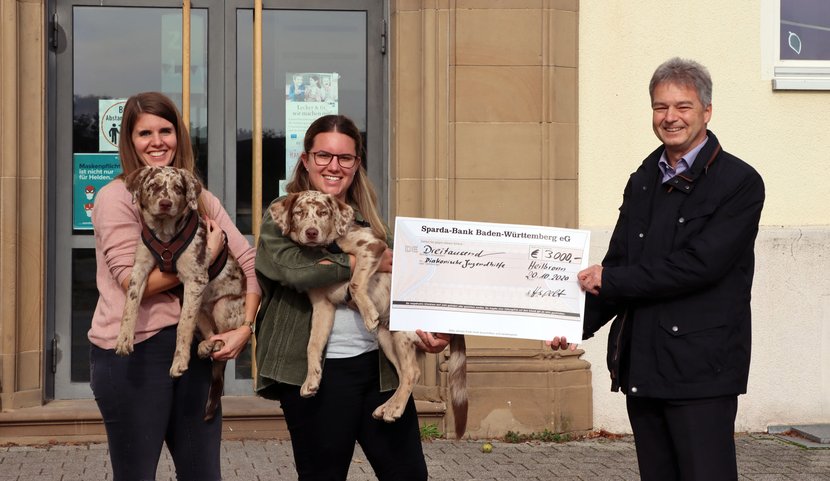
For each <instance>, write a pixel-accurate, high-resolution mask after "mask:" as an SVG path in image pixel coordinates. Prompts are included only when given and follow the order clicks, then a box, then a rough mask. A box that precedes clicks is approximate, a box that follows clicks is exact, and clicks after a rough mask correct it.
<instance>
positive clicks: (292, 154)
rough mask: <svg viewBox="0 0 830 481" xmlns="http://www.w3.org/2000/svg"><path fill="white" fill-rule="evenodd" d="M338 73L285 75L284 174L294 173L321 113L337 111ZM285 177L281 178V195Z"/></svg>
mask: <svg viewBox="0 0 830 481" xmlns="http://www.w3.org/2000/svg"><path fill="white" fill-rule="evenodd" d="M339 78H340V75H339V74H337V73H288V74H286V75H285V175H286V177H289V178H290V177H291V175H292V173H293V172H294V167H295V166H296V165H297V162H299V160H300V154H302V153H303V138H304V137H305V131H306V130H307V129H308V127H309V125H311V123H312V122H314V121H315V120H316V119H317V118H318V117H322V116H324V115H331V114H337V111H338V92H337V84H338V80H339ZM286 183H287V181H286V180H281V181H280V195H284V194H285V184H286Z"/></svg>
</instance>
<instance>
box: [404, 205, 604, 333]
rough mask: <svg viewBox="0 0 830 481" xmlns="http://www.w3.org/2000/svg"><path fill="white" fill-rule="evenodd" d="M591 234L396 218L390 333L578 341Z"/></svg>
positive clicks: (477, 223)
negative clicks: (582, 277)
mask: <svg viewBox="0 0 830 481" xmlns="http://www.w3.org/2000/svg"><path fill="white" fill-rule="evenodd" d="M590 237H591V233H590V231H585V230H575V229H559V228H554V227H539V226H528V225H513V224H491V223H483V222H463V221H449V220H436V219H418V218H409V217H398V218H397V219H396V221H395V248H394V250H393V252H394V254H393V256H394V259H393V261H392V264H393V265H394V266H395V268H394V269H392V305H391V311H390V327H391V329H392V330H404V331H414V330H416V329H422V330H424V331H431V332H444V333H451V334H471V335H479V336H492V337H509V338H522V339H538V340H550V339H553V338H554V337H555V336H565V337H566V338H567V339H568V340H569V342H576V343H578V342H579V341H580V340H581V338H582V321H583V318H584V312H585V293H584V292H583V291H582V290H581V289H580V288H579V283H578V281H577V273H579V271H580V270H582V269H584V268H586V267H587V266H588V248H589V246H590V243H591V242H590V240H591V239H590Z"/></svg>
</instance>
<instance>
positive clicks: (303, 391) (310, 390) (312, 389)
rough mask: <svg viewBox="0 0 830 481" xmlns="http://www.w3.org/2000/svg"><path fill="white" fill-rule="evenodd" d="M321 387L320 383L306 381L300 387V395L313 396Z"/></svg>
mask: <svg viewBox="0 0 830 481" xmlns="http://www.w3.org/2000/svg"><path fill="white" fill-rule="evenodd" d="M319 388H320V383H317V382H312V381H306V382H304V383H303V385H302V386H301V387H300V396H302V397H312V396H314V395H315V394H317V390H318V389H319Z"/></svg>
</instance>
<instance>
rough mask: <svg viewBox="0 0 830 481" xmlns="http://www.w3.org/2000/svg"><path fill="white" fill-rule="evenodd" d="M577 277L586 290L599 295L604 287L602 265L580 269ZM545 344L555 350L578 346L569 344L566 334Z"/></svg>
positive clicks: (582, 287)
mask: <svg viewBox="0 0 830 481" xmlns="http://www.w3.org/2000/svg"><path fill="white" fill-rule="evenodd" d="M576 278H577V280H578V281H579V287H580V288H581V289H582V290H583V291H584V292H587V293H589V294H593V295H595V296H597V295H599V290H600V288H602V266H601V265H598V264H594V265H592V266H591V267H588V268H587V269H583V270H581V271H579V274H577V275H576ZM545 344H546V345H548V346H550V348H551V349H553V350H554V351H556V350H558V349H561V350H565V349H570V350H571V351H574V350H576V346H577V345H576V344H569V343H568V339H567V338H565V336H562V337H559V336H557V337H554V338H553V340H551V341H545Z"/></svg>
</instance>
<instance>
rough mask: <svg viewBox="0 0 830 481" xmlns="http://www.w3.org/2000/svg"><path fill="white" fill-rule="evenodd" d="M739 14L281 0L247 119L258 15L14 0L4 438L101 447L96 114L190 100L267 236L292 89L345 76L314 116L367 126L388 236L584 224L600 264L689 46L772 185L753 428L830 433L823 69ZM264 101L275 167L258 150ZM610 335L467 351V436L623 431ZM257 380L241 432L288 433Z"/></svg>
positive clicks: (245, 208) (498, 343) (294, 118)
mask: <svg viewBox="0 0 830 481" xmlns="http://www.w3.org/2000/svg"><path fill="white" fill-rule="evenodd" d="M732 3H739V4H735V5H733V4H731V3H729V2H726V3H724V2H716V1H714V0H712V1H708V0H707V1H706V2H704V4H705V5H706V8H703V7H701V6H700V5H699V2H698V4H695V6H692V5H685V4H672V5H671V7H670V8H663V7H665V5H664V3H663V2H657V1H654V2H630V1H626V0H615V1H608V2H593V1H583V2H579V1H578V0H511V1H505V0H348V1H332V0H318V1H303V2H299V1H292V0H272V1H263V2H262V7H263V15H262V62H261V71H262V100H261V101H260V103H259V105H255V103H254V102H255V100H254V84H253V74H252V72H253V71H254V70H253V68H254V66H255V65H256V64H257V61H256V60H255V59H254V57H253V52H254V50H255V49H254V48H253V45H254V42H253V40H252V39H253V32H254V30H255V28H254V25H255V23H256V22H255V18H254V2H253V1H244V0H235V1H227V2H222V1H219V0H205V1H201V2H200V1H194V2H192V5H191V8H192V11H191V13H190V17H189V18H190V21H189V22H182V10H183V9H182V2H180V1H162V0H158V1H148V0H135V1H121V0H118V1H109V2H99V1H94V2H92V1H83V0H74V1H63V0H53V1H46V0H0V65H1V66H2V69H1V70H0V182H2V184H0V185H2V191H0V285H2V286H3V289H2V290H0V297H2V299H0V300H2V302H0V438H4V439H7V438H10V437H11V438H13V437H15V436H17V437H18V438H22V437H25V436H32V437H34V436H41V435H43V434H42V433H43V432H44V430H46V429H47V428H48V429H51V430H52V431H53V432H60V433H62V435H63V436H64V437H71V436H75V437H78V438H84V437H89V436H100V434H101V433H102V432H103V431H102V430H101V429H100V425H99V424H97V421H96V419H97V412H96V408H95V407H94V402H92V401H91V399H90V398H91V394H90V393H89V388H88V382H87V379H88V367H87V365H86V364H85V362H86V360H85V357H84V356H85V351H86V350H88V345H87V344H85V342H86V338H85V333H86V328H88V325H89V318H90V316H91V310H92V309H94V303H95V300H96V296H97V292H96V291H95V287H94V274H92V273H94V255H93V251H92V249H93V246H94V244H93V242H92V236H91V231H90V229H89V227H90V226H89V225H88V223H87V221H86V220H85V219H84V213H85V212H84V206H85V205H86V204H88V202H85V201H84V199H83V193H79V192H78V189H79V188H83V187H86V186H87V185H90V186H92V187H93V188H94V187H95V186H94V185H92V184H93V183H92V182H87V180H88V179H98V180H100V179H103V178H104V177H105V175H104V174H102V173H101V172H102V171H104V170H106V168H107V165H108V164H107V162H110V161H112V155H113V154H112V146H111V145H110V146H108V145H107V141H108V140H109V141H113V140H115V139H114V138H113V137H112V136H113V135H116V136H117V135H119V134H120V133H119V132H116V131H113V130H112V128H111V127H110V128H109V129H107V128H104V127H107V125H106V123H105V122H106V121H109V120H112V119H110V118H108V117H104V116H103V115H104V113H105V112H106V111H107V109H110V108H117V104H118V102H119V101H120V100H123V99H124V98H126V97H127V96H129V95H130V94H132V93H134V92H137V91H142V90H160V91H163V92H165V93H167V94H168V95H170V96H171V97H172V98H174V99H175V100H176V101H177V103H178V105H179V107H180V108H183V104H184V103H185V102H187V105H188V106H189V108H188V109H187V113H188V115H189V119H190V126H191V135H192V136H193V138H194V145H196V147H197V150H198V151H199V166H200V170H201V171H202V173H203V175H204V176H205V177H206V179H205V180H206V183H207V186H208V188H209V189H210V190H211V191H212V192H214V193H216V194H217V196H219V198H220V199H222V200H223V203H224V205H225V206H226V208H227V210H228V211H229V213H230V214H231V216H232V217H233V218H234V219H235V221H236V222H237V225H239V226H240V229H241V230H242V231H243V232H244V233H247V234H250V235H251V239H252V240H253V239H254V235H255V230H256V229H255V224H256V221H255V217H256V213H257V212H258V210H257V207H258V205H259V204H261V203H264V204H266V205H267V202H269V201H270V200H271V199H272V198H273V197H275V196H276V195H278V193H279V185H280V180H282V179H284V178H285V173H286V171H289V170H290V168H291V166H292V165H293V164H292V163H291V162H292V159H293V161H296V156H295V155H294V154H295V153H296V152H295V151H292V148H294V144H293V143H292V134H296V133H297V132H298V131H300V130H302V127H301V126H302V122H300V120H302V117H303V112H305V110H304V109H305V108H306V105H304V104H302V105H301V104H293V103H292V100H291V99H293V97H291V95H292V92H293V90H292V83H293V82H294V78H295V77H296V76H297V75H298V74H299V76H300V77H301V79H300V80H298V83H301V84H303V85H311V82H312V81H313V82H314V83H315V86H319V87H321V88H322V87H323V86H324V85H325V86H328V87H331V85H332V84H335V86H336V87H337V90H336V91H335V95H333V96H329V97H328V98H329V99H336V100H333V101H329V102H327V105H328V107H325V106H320V105H318V106H316V107H315V108H336V109H337V111H339V112H341V113H345V114H347V115H350V116H352V117H353V118H355V119H356V121H357V123H358V125H359V126H360V127H361V130H362V131H364V132H365V134H366V139H367V146H368V152H367V165H368V168H369V172H370V176H371V177H372V179H373V181H374V182H375V184H376V185H377V186H378V187H379V189H380V190H381V197H382V209H383V212H384V214H385V215H386V217H387V219H388V220H389V221H390V222H392V221H393V220H394V218H395V216H413V217H427V218H438V219H454V220H469V221H485V222H503V223H512V224H530V225H548V226H558V227H567V228H581V229H589V230H590V231H591V233H592V246H591V257H592V261H599V260H600V259H601V258H602V255H603V254H604V249H605V247H606V245H607V240H608V237H609V235H610V229H611V228H612V226H613V224H614V221H615V220H616V209H617V207H618V206H619V203H620V201H621V193H622V189H623V186H624V185H625V182H626V180H627V177H628V174H629V173H630V172H632V171H633V170H634V169H635V168H636V166H637V165H638V164H639V162H640V161H641V159H642V158H643V157H644V156H645V154H646V153H647V152H650V151H651V150H653V149H654V147H655V146H656V145H657V144H656V142H657V140H656V138H655V137H654V136H653V134H652V133H651V129H650V113H649V110H650V107H649V103H648V102H649V99H648V90H647V85H648V79H649V77H650V75H651V73H652V71H653V70H654V68H655V67H656V66H657V65H658V64H659V63H661V62H662V61H663V60H665V59H667V58H669V57H671V56H675V55H679V56H683V57H690V58H695V59H696V60H698V61H700V62H701V63H703V64H704V65H707V66H708V67H709V69H710V71H711V73H712V76H713V79H714V82H715V89H714V102H713V103H714V109H713V111H714V113H713V120H712V123H711V124H710V128H712V129H713V130H714V131H715V132H717V134H718V137H719V138H720V139H721V140H722V142H723V144H724V147H725V149H726V150H728V151H730V152H732V153H734V154H735V155H738V156H739V157H741V158H744V159H745V160H747V161H748V162H749V163H750V164H752V165H753V166H755V167H756V169H758V170H759V172H761V174H762V175H763V176H764V178H765V181H766V183H767V191H768V194H767V196H768V197H767V204H766V206H765V210H764V216H763V218H762V230H761V233H760V234H759V238H758V242H757V244H756V245H757V248H756V251H757V257H758V261H757V266H756V282H755V288H754V300H753V307H754V312H755V316H754V317H755V323H754V334H755V336H754V345H753V364H752V371H751V377H750V388H749V393H748V394H747V395H746V396H743V397H741V401H740V409H739V415H738V428H739V429H740V430H749V431H760V430H764V429H766V427H767V426H768V425H770V424H786V423H794V424H795V423H807V422H820V421H824V422H827V420H828V419H830V369H828V368H827V366H830V362H828V360H830V308H828V307H827V306H828V299H830V286H828V280H827V279H826V276H825V275H823V273H824V272H826V268H827V267H830V266H828V260H827V255H826V253H825V251H826V248H825V246H826V243H827V238H828V227H827V226H828V224H830V216H829V215H828V214H827V212H828V211H827V209H826V208H824V207H823V204H824V201H825V200H826V199H827V198H828V194H830V188H828V187H827V185H826V183H824V182H822V180H821V179H822V177H821V176H820V175H812V174H811V172H813V171H816V170H818V169H820V166H821V165H823V164H822V162H821V161H822V160H824V157H826V154H822V152H826V150H827V149H826V148H827V147H828V144H830V137H828V135H827V132H828V130H827V128H826V126H825V125H824V122H823V121H822V120H821V119H822V118H823V116H822V113H823V112H824V110H826V107H827V105H828V97H827V93H826V92H824V91H822V87H821V86H822V84H821V81H822V76H821V72H822V71H821V68H823V67H822V65H823V64H822V63H821V61H820V60H819V61H816V62H812V63H810V62H808V64H809V65H808V66H807V67H809V68H807V69H806V70H803V69H802V70H798V69H796V70H798V71H797V72H796V73H798V75H793V74H791V72H790V71H788V70H787V68H792V64H791V63H788V62H789V60H782V58H783V57H782V56H781V55H780V52H781V49H780V48H779V47H778V43H777V42H778V38H779V35H780V30H781V28H780V26H781V25H782V23H781V22H782V21H783V19H782V15H781V13H780V12H781V5H782V4H785V3H786V1H785V0H780V1H779V0H758V1H753V2H732ZM185 23H188V25H189V26H188V27H183V25H184V24H185ZM183 28H189V29H190V42H189V43H190V45H189V47H187V46H185V42H182V31H183ZM805 38H806V37H805ZM183 51H185V52H189V57H190V60H189V62H190V65H189V69H188V71H189V72H190V74H189V76H190V82H189V84H188V85H189V89H183V88H182V71H183V69H182V52H183ZM147 52H149V53H147ZM798 65H800V64H797V67H798ZM811 68H812V69H813V70H810V69H811ZM148 72H149V73H148ZM804 72H807V73H806V74H804ZM805 75H806V76H805ZM312 77H315V78H314V79H312ZM805 78H806V82H804V81H803V80H804V79H805ZM799 80H801V81H802V82H801V83H799ZM317 82H319V84H318V83H317ZM188 90H189V94H188V95H187V96H185V95H184V94H183V92H185V91H188ZM321 103H326V102H321ZM258 108H259V109H261V111H262V117H261V132H262V133H261V138H262V160H261V162H262V164H261V167H259V164H257V163H255V162H253V161H252V160H251V157H252V152H253V151H254V150H255V149H254V148H253V145H252V144H253V143H252V142H251V139H252V136H253V135H255V133H257V132H259V131H260V128H259V126H258V124H257V122H256V121H254V120H252V117H253V113H254V112H255V111H256V110H257V109H258ZM314 112H317V113H320V112H323V111H321V110H315V111H314ZM308 115H310V114H308ZM255 173H256V174H257V175H261V178H262V190H263V193H262V195H261V196H260V197H259V198H254V195H255V194H254V192H256V189H255V188H253V182H254V180H253V179H254V177H256V176H255V175H254V174H255ZM82 176H84V177H83V178H82ZM96 176H103V177H96ZM605 336H607V332H606V331H605V330H603V331H600V333H599V334H598V336H597V337H596V338H595V339H591V340H589V341H587V342H586V343H585V344H584V346H582V348H583V349H580V350H579V351H577V352H576V353H574V354H571V353H568V354H564V355H559V354H557V355H554V354H553V353H551V352H550V351H549V350H548V349H545V347H544V345H543V343H542V342H540V341H528V340H517V339H503V338H491V337H471V338H469V339H468V349H469V379H470V385H471V408H470V409H471V413H470V427H469V432H470V435H472V436H475V437H493V436H498V435H503V434H504V433H505V432H507V431H514V432H537V431H542V430H545V429H548V430H550V431H554V432H579V431H587V430H591V429H606V430H609V431H616V432H627V431H628V430H629V429H630V428H629V427H628V422H627V419H626V416H625V407H624V402H623V399H622V397H621V396H620V395H618V394H614V393H610V392H608V387H609V381H608V373H607V371H606V369H605V364H604V356H605V339H604V337H605ZM796 349H797V350H798V354H797V359H798V361H796V362H793V359H792V357H793V354H794V353H793V351H794V350H796ZM251 369H252V366H251V364H250V359H249V358H248V359H247V360H246V359H241V360H239V361H237V362H236V363H234V365H231V366H230V367H229V374H228V377H229V378H230V379H231V381H230V382H229V387H228V394H229V395H230V396H229V397H226V403H227V407H226V409H225V411H226V424H230V423H238V424H236V425H235V426H239V427H241V428H240V429H241V431H242V432H245V428H244V426H249V427H251V426H256V423H257V422H260V424H259V428H258V429H259V431H258V432H260V433H261V432H267V433H268V435H274V436H285V435H286V433H285V431H284V429H281V428H280V427H278V426H279V423H280V419H279V418H280V412H279V409H278V406H277V405H276V404H269V403H265V404H263V403H261V402H259V400H257V399H255V398H254V397H253V396H252V394H251V385H250V373H251ZM422 372H423V374H422V380H421V386H419V389H418V390H417V392H416V398H417V399H419V401H420V402H419V404H418V405H419V411H420V412H421V415H422V417H423V418H424V419H425V422H435V423H438V424H439V425H440V427H441V429H442V430H447V429H450V426H452V423H451V422H448V421H449V419H448V416H449V414H448V413H445V409H444V405H445V404H444V400H445V399H446V393H445V389H444V386H445V379H444V376H445V366H444V358H443V357H442V356H440V355H438V356H427V358H426V360H425V364H424V366H423V370H422ZM231 373H232V374H231ZM793 392H798V393H800V394H799V396H793V395H792V393H793ZM246 423H247V424H246ZM261 423H266V424H268V423H270V424H268V425H271V426H276V427H273V428H270V429H271V430H270V431H269V430H268V429H265V430H264V431H263V428H262V424H261ZM56 426H64V428H62V429H57V428H56ZM240 429H237V432H239V431H240ZM250 429H251V432H252V431H253V430H254V429H255V428H254V427H251V428H250Z"/></svg>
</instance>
